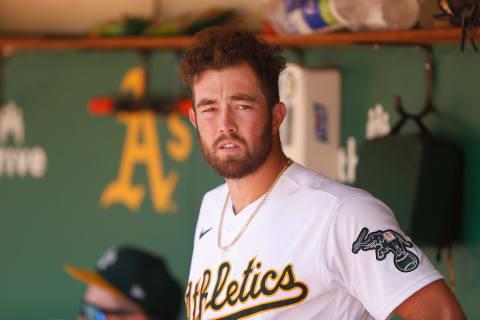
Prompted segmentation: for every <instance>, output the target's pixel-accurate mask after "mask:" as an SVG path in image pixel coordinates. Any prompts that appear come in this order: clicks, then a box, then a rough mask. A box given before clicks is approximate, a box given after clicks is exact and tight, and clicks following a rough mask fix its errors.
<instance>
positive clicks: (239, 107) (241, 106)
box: [238, 104, 252, 110]
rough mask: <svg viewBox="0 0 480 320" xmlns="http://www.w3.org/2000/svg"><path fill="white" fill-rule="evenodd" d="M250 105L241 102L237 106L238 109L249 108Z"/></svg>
mask: <svg viewBox="0 0 480 320" xmlns="http://www.w3.org/2000/svg"><path fill="white" fill-rule="evenodd" d="M251 108H252V107H250V106H248V105H246V104H241V105H239V106H238V109H240V110H246V109H251Z"/></svg>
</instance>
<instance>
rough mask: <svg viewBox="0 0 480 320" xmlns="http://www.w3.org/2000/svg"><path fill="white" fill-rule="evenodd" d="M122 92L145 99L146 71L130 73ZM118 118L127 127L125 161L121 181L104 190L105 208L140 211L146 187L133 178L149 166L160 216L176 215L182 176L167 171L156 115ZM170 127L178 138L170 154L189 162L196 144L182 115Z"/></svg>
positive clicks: (173, 116) (171, 117)
mask: <svg viewBox="0 0 480 320" xmlns="http://www.w3.org/2000/svg"><path fill="white" fill-rule="evenodd" d="M121 90H122V91H130V92H132V93H133V95H134V96H135V97H136V98H140V97H142V96H143V95H144V93H145V83H144V70H143V69H142V68H134V69H131V70H129V71H128V72H127V73H126V75H125V76H124V78H123V81H122V84H121ZM117 118H118V120H119V121H120V122H123V123H125V125H126V134H125V141H124V146H123V153H122V159H121V162H120V168H119V170H118V176H117V179H115V180H114V181H112V182H111V183H109V184H108V185H107V186H106V187H105V189H104V190H103V193H102V196H101V198H100V203H101V205H102V206H104V207H109V206H110V205H112V204H113V203H121V204H124V205H125V206H127V207H128V208H129V209H130V210H133V211H136V210H138V209H139V208H140V206H141V204H142V201H143V199H144V197H145V186H144V185H132V179H133V173H134V169H135V166H137V165H145V166H146V169H147V175H148V182H149V188H150V194H151V198H152V204H153V207H154V208H155V210H156V211H157V212H159V213H163V212H167V211H169V212H176V211H177V210H178V207H177V204H176V203H175V202H174V201H173V200H172V196H173V192H174V191H175V187H176V185H177V182H178V178H179V173H178V172H177V171H176V170H170V171H169V172H165V168H164V166H163V156H162V152H161V144H160V141H159V139H158V133H157V127H156V119H155V114H154V113H153V112H152V111H140V112H134V113H127V112H123V113H119V114H118V116H117ZM167 127H168V130H169V132H170V133H171V134H172V136H173V137H174V138H173V139H169V140H168V141H167V143H166V150H167V153H168V155H169V156H170V157H172V158H173V159H174V160H175V161H177V162H183V161H185V160H187V158H188V157H189V155H190V153H191V151H192V143H193V142H192V134H191V132H190V130H189V128H188V126H187V125H186V124H185V123H184V122H183V121H182V119H181V118H180V116H179V115H177V114H170V115H169V116H168V118H167Z"/></svg>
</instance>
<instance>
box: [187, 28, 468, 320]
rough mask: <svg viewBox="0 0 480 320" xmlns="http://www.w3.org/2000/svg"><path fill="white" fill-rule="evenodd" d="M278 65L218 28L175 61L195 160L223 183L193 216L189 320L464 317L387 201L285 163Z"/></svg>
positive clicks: (257, 47) (253, 44) (256, 45)
mask: <svg viewBox="0 0 480 320" xmlns="http://www.w3.org/2000/svg"><path fill="white" fill-rule="evenodd" d="M284 67H285V60H284V59H283V58H282V57H281V56H280V53H279V51H278V49H277V48H275V47H272V46H270V45H268V44H266V43H265V42H263V41H259V40H258V39H256V37H255V36H254V35H252V34H250V33H248V32H245V31H240V30H233V29H229V28H218V27H217V28H211V29H207V30H205V31H202V32H200V33H199V34H197V36H196V37H195V39H194V42H193V45H192V47H191V48H190V49H189V50H188V51H187V52H186V54H185V57H184V58H183V60H182V62H181V65H180V71H181V75H182V78H183V80H184V82H185V83H186V84H187V85H188V86H189V87H190V89H191V92H192V97H193V102H194V103H193V109H191V110H190V113H189V115H190V120H191V122H192V124H193V125H194V127H195V128H196V130H197V133H198V141H199V145H200V148H201V151H202V153H203V155H204V157H205V159H206V160H207V162H208V163H209V164H210V165H211V166H212V167H213V168H214V169H215V170H216V171H217V172H218V173H219V174H220V175H221V176H223V177H225V181H226V183H225V184H223V185H221V186H219V187H217V188H215V189H214V190H212V191H210V192H208V193H207V194H206V195H205V196H204V198H203V201H202V205H201V208H200V214H199V217H198V222H197V228H196V232H195V240H194V249H193V255H192V262H191V268H190V275H189V281H188V284H187V288H186V293H185V303H186V308H187V314H188V317H189V319H191V320H193V319H200V320H201V319H247V318H251V319H280V320H286V319H288V320H291V319H302V320H303V319H372V318H375V319H388V318H389V317H391V316H392V315H393V314H398V315H400V316H401V317H403V318H404V319H464V318H465V316H464V315H463V312H462V310H461V308H460V306H459V304H458V302H457V301H456V299H455V297H454V296H453V295H452V293H451V292H450V291H449V289H448V287H447V286H446V284H445V282H444V281H443V280H442V276H441V275H440V274H439V273H438V272H437V271H436V270H435V268H434V267H433V266H432V265H431V263H430V262H429V261H428V259H427V257H426V256H425V255H424V254H423V253H422V251H421V250H420V249H419V248H418V247H416V246H415V245H414V244H413V242H412V241H411V240H410V239H409V238H408V237H407V236H406V235H405V234H404V233H403V232H402V231H401V230H400V228H399V227H398V223H397V221H396V220H395V217H394V215H393V213H392V212H391V210H390V209H389V208H388V207H387V206H386V205H385V204H383V203H382V202H380V201H379V200H377V199H375V198H373V197H372V196H371V195H370V194H369V193H367V192H365V191H362V190H359V189H355V188H351V187H348V186H345V185H342V184H340V183H337V182H335V181H332V180H329V179H328V178H326V177H324V176H322V175H320V174H318V173H315V172H313V171H311V170H308V169H306V168H304V167H302V166H301V165H299V164H297V163H294V162H292V161H291V160H290V159H288V158H287V157H286V156H285V155H284V154H283V152H282V149H281V144H280V139H279V127H280V124H281V123H282V121H283V119H284V117H285V114H286V109H285V105H284V104H283V103H281V102H280V101H279V94H278V76H279V74H280V72H281V71H282V70H283V69H284Z"/></svg>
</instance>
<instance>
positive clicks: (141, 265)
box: [65, 246, 182, 320]
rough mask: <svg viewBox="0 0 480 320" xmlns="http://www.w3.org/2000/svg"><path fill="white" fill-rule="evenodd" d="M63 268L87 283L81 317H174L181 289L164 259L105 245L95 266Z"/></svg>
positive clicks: (156, 319)
mask: <svg viewBox="0 0 480 320" xmlns="http://www.w3.org/2000/svg"><path fill="white" fill-rule="evenodd" d="M65 271H66V272H67V273H68V274H69V275H71V276H72V277H74V278H75V279H77V280H80V281H82V282H84V283H85V284H87V289H86V291H85V294H84V297H83V301H82V304H81V308H80V316H79V318H78V319H81V320H84V319H85V320H115V319H118V320H127V319H128V320H175V319H176V318H177V315H178V312H179V310H180V305H181V302H182V291H181V288H180V286H179V285H178V283H177V282H176V281H175V279H174V278H173V277H172V276H171V275H170V274H169V272H168V270H167V267H166V264H165V261H164V260H163V259H162V258H161V257H159V256H157V255H154V254H151V253H148V252H146V251H143V250H140V249H137V248H134V247H127V246H121V247H115V248H111V249H109V250H108V251H107V252H105V253H104V254H103V256H102V257H101V258H100V259H99V260H98V263H97V266H96V268H95V270H89V269H81V268H77V267H73V266H71V265H65Z"/></svg>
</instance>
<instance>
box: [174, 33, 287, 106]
mask: <svg viewBox="0 0 480 320" xmlns="http://www.w3.org/2000/svg"><path fill="white" fill-rule="evenodd" d="M245 62H247V63H248V65H249V66H250V67H251V68H252V69H253V71H254V72H255V74H256V75H257V78H258V80H259V83H260V86H261V88H262V91H263V94H264V96H265V98H266V100H267V103H268V106H269V107H270V108H273V106H274V105H275V104H276V103H277V102H279V99H280V98H279V93H278V77H279V75H280V73H281V72H282V71H283V70H284V69H285V58H283V57H282V56H281V50H280V48H279V47H277V46H272V45H270V44H268V43H267V42H266V41H264V40H262V39H258V38H257V37H256V36H255V35H254V34H252V33H250V32H248V31H244V30H239V29H233V28H231V27H224V26H223V27H211V28H207V29H205V30H202V31H200V32H199V33H197V34H196V35H195V38H194V40H193V44H192V46H191V48H189V49H188V50H187V52H186V53H185V56H184V57H183V59H182V61H181V62H180V75H181V77H182V80H183V82H184V83H185V84H186V85H187V86H188V87H189V88H190V90H192V85H193V84H194V83H195V81H196V79H197V78H198V76H199V75H200V74H201V73H202V72H204V71H205V70H221V69H224V68H228V67H233V66H237V65H240V64H242V63H245Z"/></svg>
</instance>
